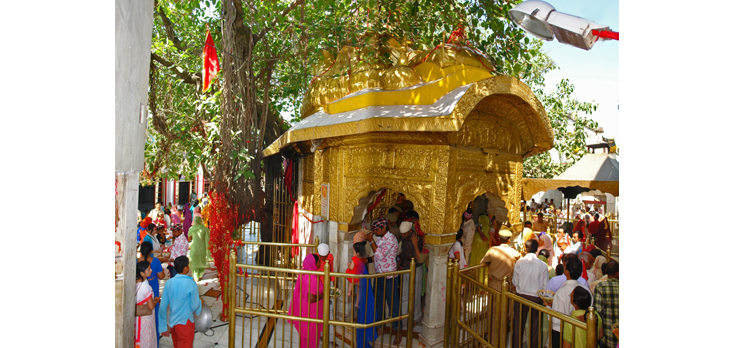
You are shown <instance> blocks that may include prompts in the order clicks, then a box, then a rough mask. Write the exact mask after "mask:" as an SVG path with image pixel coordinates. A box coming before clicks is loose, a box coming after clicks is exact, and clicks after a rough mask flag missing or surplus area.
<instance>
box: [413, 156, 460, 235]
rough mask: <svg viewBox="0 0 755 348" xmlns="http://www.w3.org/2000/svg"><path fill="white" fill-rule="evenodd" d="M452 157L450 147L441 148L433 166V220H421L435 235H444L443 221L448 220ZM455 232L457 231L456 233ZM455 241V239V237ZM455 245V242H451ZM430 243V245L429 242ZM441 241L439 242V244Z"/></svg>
mask: <svg viewBox="0 0 755 348" xmlns="http://www.w3.org/2000/svg"><path fill="white" fill-rule="evenodd" d="M450 157H451V151H450V148H449V147H442V148H439V149H438V150H437V152H436V155H435V158H436V160H435V165H434V166H433V172H435V181H434V183H433V187H434V188H435V192H433V205H432V209H431V210H432V220H429V221H428V219H422V216H420V220H421V221H422V222H423V223H424V226H428V227H430V228H426V229H427V230H428V233H435V234H442V233H444V230H443V220H444V218H447V217H446V216H445V215H446V212H445V209H444V208H445V207H446V204H447V203H448V202H450V201H448V200H446V192H447V191H448V187H449V186H448V185H449V183H448V173H449V162H450ZM454 232H455V231H454ZM454 240H455V237H454ZM451 242H452V243H453V241H451ZM428 243H430V242H429V241H428ZM439 243H440V241H438V244H439Z"/></svg>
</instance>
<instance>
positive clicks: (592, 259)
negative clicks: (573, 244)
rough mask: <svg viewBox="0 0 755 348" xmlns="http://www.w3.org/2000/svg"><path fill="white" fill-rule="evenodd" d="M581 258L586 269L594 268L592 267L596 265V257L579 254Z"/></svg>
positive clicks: (588, 254)
mask: <svg viewBox="0 0 755 348" xmlns="http://www.w3.org/2000/svg"><path fill="white" fill-rule="evenodd" d="M579 258H580V260H582V261H584V262H585V267H587V269H590V268H592V265H593V264H594V263H595V257H593V256H592V254H590V253H581V254H579Z"/></svg>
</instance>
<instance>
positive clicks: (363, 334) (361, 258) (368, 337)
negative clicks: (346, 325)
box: [346, 242, 378, 348]
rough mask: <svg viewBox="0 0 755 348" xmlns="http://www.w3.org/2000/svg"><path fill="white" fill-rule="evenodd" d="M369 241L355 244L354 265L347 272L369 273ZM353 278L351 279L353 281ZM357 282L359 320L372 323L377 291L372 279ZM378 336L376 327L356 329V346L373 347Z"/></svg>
mask: <svg viewBox="0 0 755 348" xmlns="http://www.w3.org/2000/svg"><path fill="white" fill-rule="evenodd" d="M366 257H367V242H360V243H355V244H354V257H353V258H352V259H351V260H352V262H351V263H350V264H349V266H352V265H353V269H349V270H347V271H346V272H347V273H351V274H369V271H368V270H367V263H366V262H367V260H366ZM351 280H352V279H349V281H351ZM355 282H356V283H357V301H356V303H357V305H356V307H357V322H358V323H360V324H371V323H373V322H374V320H375V292H374V291H373V289H372V282H371V279H366V278H362V279H358V280H356V281H355ZM349 292H351V285H349ZM377 336H378V334H377V330H376V328H374V327H371V328H367V329H357V330H356V344H355V345H353V347H355V348H371V347H372V344H371V342H372V341H374V340H375V338H376V337H377Z"/></svg>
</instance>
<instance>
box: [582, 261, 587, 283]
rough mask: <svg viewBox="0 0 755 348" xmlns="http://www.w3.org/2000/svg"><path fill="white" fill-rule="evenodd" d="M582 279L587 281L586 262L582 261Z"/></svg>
mask: <svg viewBox="0 0 755 348" xmlns="http://www.w3.org/2000/svg"><path fill="white" fill-rule="evenodd" d="M582 278H583V279H584V280H585V281H587V266H585V260H582Z"/></svg>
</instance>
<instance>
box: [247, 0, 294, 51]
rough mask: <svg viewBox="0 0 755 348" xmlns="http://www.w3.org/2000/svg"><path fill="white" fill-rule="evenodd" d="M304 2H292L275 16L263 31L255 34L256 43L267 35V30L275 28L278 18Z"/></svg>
mask: <svg viewBox="0 0 755 348" xmlns="http://www.w3.org/2000/svg"><path fill="white" fill-rule="evenodd" d="M303 3H304V0H296V1H294V2H292V3H291V5H288V7H286V9H285V10H283V12H282V13H281V16H280V17H277V18H275V19H274V20H273V23H271V24H270V25H269V26H268V27H266V28H265V29H262V31H260V32H259V33H257V34H254V43H255V44H256V43H257V42H259V40H260V39H261V38H263V37H265V35H267V32H269V31H270V30H271V29H273V28H275V26H276V25H277V24H278V18H282V17H286V15H287V14H288V13H289V12H291V11H292V10H293V9H295V8H296V6H299V5H301V4H303Z"/></svg>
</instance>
